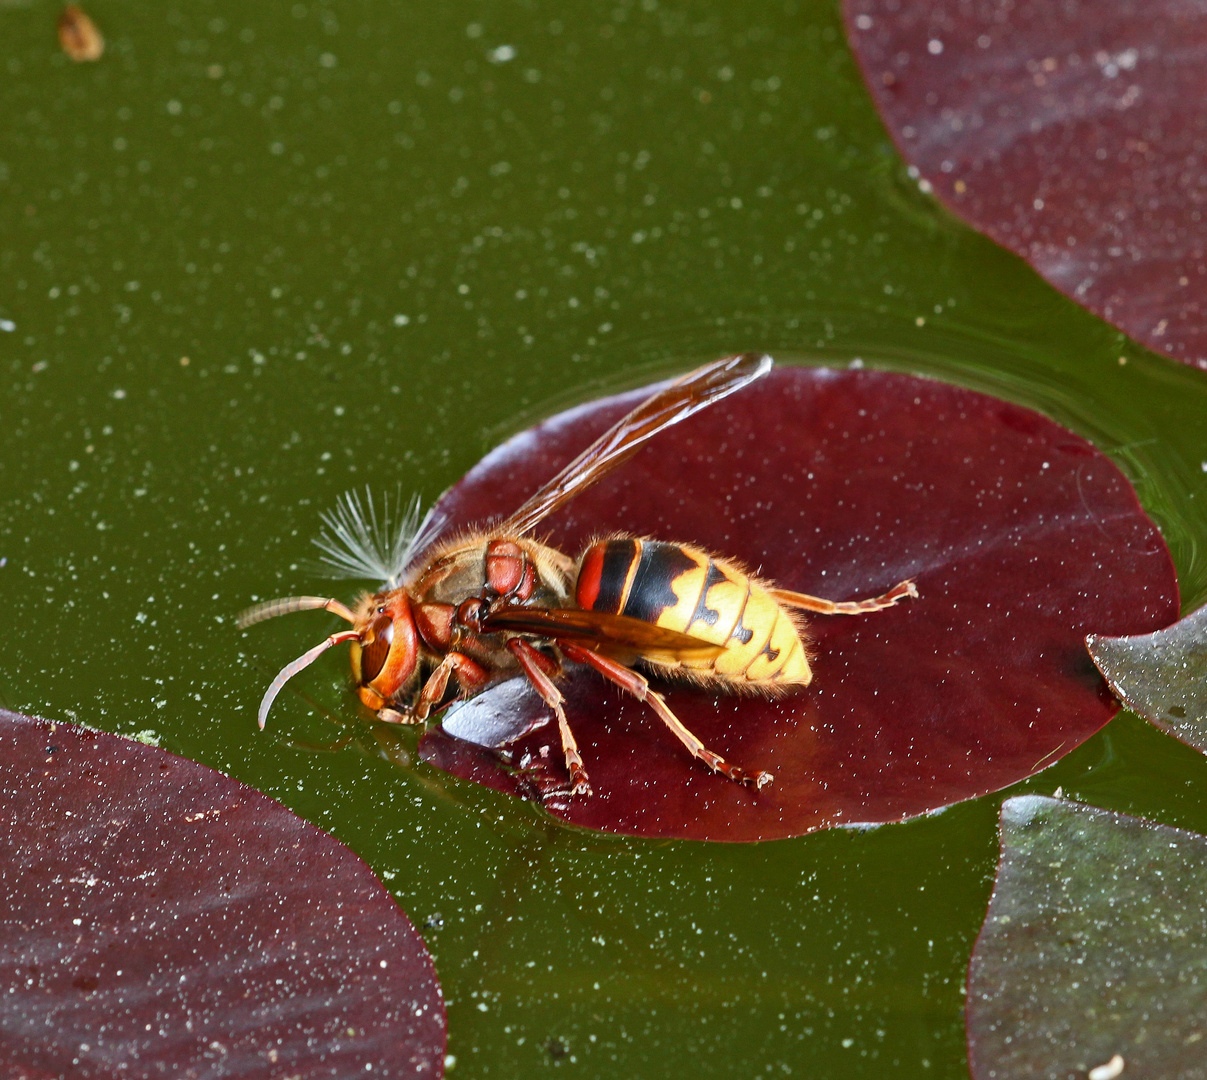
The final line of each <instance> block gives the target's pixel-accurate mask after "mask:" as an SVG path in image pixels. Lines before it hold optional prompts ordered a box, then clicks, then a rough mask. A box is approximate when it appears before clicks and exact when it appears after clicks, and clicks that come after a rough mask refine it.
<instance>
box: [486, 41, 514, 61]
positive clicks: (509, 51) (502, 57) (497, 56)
mask: <svg viewBox="0 0 1207 1080" xmlns="http://www.w3.org/2000/svg"><path fill="white" fill-rule="evenodd" d="M486 59H487V60H489V61H490V62H491V63H492V64H506V63H507V61H508V60H514V59H515V46H514V45H499V46H498V47H497V48H494V49H491V50H490V52H488V53H487V54H486Z"/></svg>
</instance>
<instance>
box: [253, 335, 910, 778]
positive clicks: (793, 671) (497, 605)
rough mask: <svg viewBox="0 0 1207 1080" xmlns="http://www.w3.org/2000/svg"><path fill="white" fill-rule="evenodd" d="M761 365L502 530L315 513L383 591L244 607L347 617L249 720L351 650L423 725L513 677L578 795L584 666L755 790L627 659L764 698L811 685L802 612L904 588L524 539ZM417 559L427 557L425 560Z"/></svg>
mask: <svg viewBox="0 0 1207 1080" xmlns="http://www.w3.org/2000/svg"><path fill="white" fill-rule="evenodd" d="M771 366H772V361H771V358H770V357H769V356H763V355H760V354H755V353H745V354H742V355H739V356H731V357H726V358H725V359H722V360H717V361H715V362H713V363H711V364H706V365H705V366H703V367H701V368H698V369H697V370H696V371H693V372H691V373H690V374H688V375H686V376H684V377H683V378H681V379H679V380H678V381H676V382H673V383H670V384H668V385H666V386H664V387H662V388H661V389H659V390H658V391H656V392H655V393H654V394H653V395H652V396H651V397H650V398H648V399H647V400H646V401H645V402H643V403H642V404H641V405H639V406H637V408H635V409H633V410H632V412H630V413H628V414H627V415H626V416H625V417H624V418H623V419H621V420H620V421H619V422H618V423H617V424H616V425H614V426H613V427H612V428H610V429H609V430H608V431H607V432H605V433H604V434H603V435H602V436H601V437H600V438H599V439H597V440H596V441H595V442H594V443H592V444H591V445H590V446H589V447H587V449H586V450H584V451H583V452H582V453H581V454H580V455H579V456H578V457H577V458H575V459H574V460H573V461H572V462H571V463H570V464H569V465H567V466H566V467H565V468H564V469H563V470H562V471H561V472H559V473H558V474H557V475H556V476H555V477H553V478H552V479H551V480H549V481H548V482H547V483H546V484H545V485H544V486H542V487H541V488H540V489H539V490H538V491H537V492H535V493H534V494H533V495H532V496H530V497H529V498H528V500H527V501H526V502H525V503H524V504H523V505H522V506H521V507H520V508H519V509H518V510H516V511H515V512H514V513H513V514H511V515H510V516H509V517H507V518H506V519H504V520H502V521H499V522H497V523H494V524H490V525H487V526H485V527H483V528H481V529H478V530H475V531H473V532H470V533H468V534H465V533H462V534H460V535H457V536H456V537H455V538H453V539H450V540H445V541H443V542H440V543H434V541H435V540H436V538H437V537H438V536H439V534H440V531H441V528H442V526H443V524H444V522H443V521H441V520H440V519H439V517H438V516H437V515H435V514H433V513H431V512H429V513H428V515H427V516H426V517H424V518H421V517H420V514H419V504H418V502H417V501H416V502H412V503H411V504H410V507H409V509H408V510H407V512H406V513H405V514H403V515H402V517H401V520H400V521H399V523H398V525H397V526H396V527H394V528H392V527H391V525H390V522H389V515H388V513H385V514H383V515H382V516H380V517H379V516H378V514H377V512H376V510H375V508H374V505H373V502H372V500H371V499H369V498H366V500H365V501H364V502H362V501H361V499H360V497H359V496H358V495H356V494H349V495H346V496H344V498H343V500H342V501H341V503H340V504H339V506H338V507H337V509H336V510H335V511H334V512H333V513H330V514H327V515H324V523H325V526H326V528H325V530H324V533H323V535H322V536H321V537H320V538H319V539H318V540H317V541H316V543H317V544H318V546H319V547H320V548H321V549H322V550H323V553H324V561H325V562H326V563H327V565H328V566H329V567H330V568H331V569H332V570H333V571H335V572H337V573H338V574H340V575H342V576H350V577H361V578H375V579H379V580H382V581H383V582H384V584H383V586H382V587H381V588H380V589H379V590H378V591H377V592H375V593H373V594H371V595H369V594H366V595H364V596H362V597H361V598H360V600H359V601H358V602H357V603H356V604H355V605H354V606H353V607H348V606H346V605H345V604H343V603H342V602H340V601H339V600H337V599H334V598H327V597H317V596H295V597H288V598H285V599H280V600H270V601H267V602H265V603H262V604H258V605H256V606H254V607H251V608H249V609H247V610H246V611H245V612H243V613H242V615H240V617H239V625H240V626H241V627H247V626H250V625H252V624H253V623H257V622H260V621H261V620H263V619H269V618H273V617H275V616H277V615H285V614H289V613H291V612H295V611H309V610H316V609H323V610H326V611H330V612H332V613H334V614H336V615H338V616H339V617H340V618H342V619H344V620H345V621H346V622H348V623H350V624H351V629H349V630H344V631H341V632H339V633H335V634H332V635H331V636H330V637H328V638H327V639H326V640H325V641H322V642H321V643H319V644H318V645H316V646H315V647H314V648H312V649H310V650H309V651H308V652H305V653H303V654H302V655H301V656H300V657H298V658H297V659H296V660H294V661H293V662H292V663H290V664H287V665H286V666H285V667H284V668H283V669H282V670H281V672H280V674H278V675H277V677H276V678H275V679H274V680H273V681H272V683H271V685H270V686H269V687H268V690H267V692H266V693H265V694H264V698H263V700H262V701H261V703H260V709H259V717H258V719H259V724H260V727H261V728H263V727H264V723H265V720H266V719H267V717H268V712H269V709H270V708H271V707H272V703H273V701H274V699H275V698H276V696H277V694H278V693H279V692H280V690H281V688H282V687H283V686H284V685H285V683H286V682H288V680H289V679H291V678H292V677H293V676H294V675H296V674H297V673H298V672H299V671H301V670H302V669H303V668H305V667H307V666H309V665H310V664H312V663H314V661H315V660H317V659H318V658H319V657H320V656H321V655H322V654H323V653H324V652H326V651H327V650H328V649H330V648H332V647H334V646H335V645H339V644H342V643H344V642H347V643H349V644H350V645H351V654H352V655H351V659H352V675H353V679H354V681H355V683H356V687H357V693H358V694H359V696H360V699H361V701H362V702H363V703H364V704H365V705H366V706H367V707H368V708H369V709H372V710H374V711H375V712H376V714H377V716H378V718H379V719H381V720H383V721H388V722H393V723H403V724H416V723H422V722H424V721H426V720H427V718H428V716H429V715H430V713H431V712H432V710H433V709H434V708H436V707H438V706H441V705H443V704H444V703H445V702H447V701H449V700H450V699H453V698H458V697H466V696H471V695H473V694H476V693H478V692H480V691H481V690H483V689H485V688H486V687H487V686H489V685H491V684H492V683H496V682H499V681H501V680H503V679H506V678H512V677H515V676H522V677H523V678H526V679H527V680H528V681H529V682H530V683H531V685H532V687H533V688H534V689H535V690H536V692H537V693H538V694H539V695H540V697H541V699H542V700H543V701H544V702H545V703H546V704H547V705H548V707H549V709H550V712H551V715H552V718H553V719H554V720H555V721H556V724H557V729H558V734H559V736H560V740H561V749H562V754H563V756H564V758H565V765H566V772H567V775H568V788H567V790H568V792H569V794H572V795H580V796H587V795H589V794H590V793H591V787H590V782H589V780H588V776H587V769H586V765H585V764H584V762H583V759H582V756H581V754H580V753H579V750H578V745H577V743H576V742H575V739H574V733H573V732H572V731H571V729H570V725H569V723H568V722H567V720H566V714H565V710H564V700H565V699H564V698H563V696H562V693H561V691H560V690H559V689H558V685H557V684H558V678H559V676H560V675H561V673H562V671H563V667H564V665H565V664H566V663H567V662H569V663H573V664H583V665H586V666H588V667H590V668H592V669H594V670H595V671H596V672H598V673H599V674H600V675H601V676H602V677H603V678H604V679H606V680H607V681H609V682H612V683H614V684H615V685H617V686H619V687H620V688H621V689H622V690H624V691H626V692H627V693H629V694H631V695H633V697H635V698H637V699H638V700H639V701H642V702H645V704H647V705H648V706H649V707H650V709H651V710H652V711H653V712H654V713H655V715H657V716H658V718H659V719H660V720H661V721H662V722H663V723H664V724H665V725H666V726H667V727H668V728H669V729H670V731H671V732H672V733H673V734H674V735H675V737H676V738H678V739H679V741H680V742H682V743H683V745H684V746H685V747H686V748H687V750H688V752H689V753H691V754H692V755H693V756H694V757H696V758H698V759H700V760H701V761H702V762H704V763H705V764H706V765H708V766H709V767H710V768H711V769H713V770H715V771H716V772H718V773H721V774H722V775H723V776H725V777H727V778H728V779H730V780H732V781H735V782H737V783H740V784H746V785H749V786H751V787H753V788H755V789H761V788H763V787H765V786H766V785H768V784H770V783H772V780H773V777H772V774H771V773H770V772H766V771H764V770H760V769H748V768H743V767H741V766H738V765H734V764H731V763H730V762H727V761H725V760H724V759H723V758H722V757H721V756H720V755H718V754H716V753H714V752H713V751H711V750H709V749H708V748H707V747H706V746H705V745H704V744H703V743H702V742H701V741H700V740H699V739H698V738H697V737H696V736H695V735H693V734H692V733H691V732H690V731H689V730H688V729H687V728H686V727H685V726H684V725H683V724H682V723H681V722H680V721H679V719H678V718H677V717H676V716H675V714H674V713H673V712H672V711H671V710H670V708H669V707H668V706H667V703H666V700H665V699H664V698H663V696H662V695H661V694H660V693H659V692H658V691H656V690H654V689H652V688H651V686H650V683H649V680H648V679H647V678H646V676H645V675H644V674H642V673H641V672H640V671H638V670H635V668H634V665H639V666H640V667H642V668H644V669H645V670H646V671H648V672H650V673H651V674H653V675H656V676H658V677H660V678H663V679H667V680H670V681H680V682H682V681H687V682H690V683H694V684H696V685H698V686H703V687H707V688H709V689H711V690H714V691H718V692H723V693H736V692H754V693H758V694H765V695H777V694H781V693H785V692H788V691H790V690H794V689H797V688H800V687H804V686H808V685H809V683H810V681H811V680H812V677H813V674H812V669H811V668H810V666H809V659H810V658H809V648H808V635H807V628H806V625H805V621H804V616H803V614H802V613H803V612H811V613H816V614H822V615H862V614H866V613H868V612H873V611H879V610H881V609H883V608H887V607H891V606H892V605H894V604H895V603H897V601H899V600H902V599H904V598H905V597H912V596H917V595H918V594H917V590H916V589H915V587H914V583H913V582H912V581H902V582H900V583H899V584H897V585H894V586H893V587H892V588H891V589H889V590H888V591H887V592H886V593H884V594H883V595H881V596H877V597H873V598H871V599H865V600H851V601H840V602H836V601H832V600H825V599H821V598H819V597H815V596H807V595H805V594H803V593H796V592H791V591H789V590H787V589H780V588H777V587H776V586H775V585H774V584H773V583H771V582H768V581H763V580H761V579H760V578H758V577H757V576H755V575H754V574H751V573H749V572H748V571H746V570H745V569H743V568H742V567H741V566H740V565H739V564H738V563H737V562H735V561H733V560H730V559H726V558H723V557H721V556H719V555H715V554H712V553H710V552H707V551H705V550H703V549H702V548H699V547H695V546H693V545H691V544H688V543H674V542H667V541H664V540H657V539H653V538H649V537H637V536H626V535H609V536H603V537H601V538H599V539H596V540H594V541H593V542H591V543H590V544H589V545H588V546H587V548H586V550H585V551H583V552H582V553H581V554H580V555H579V556H578V557H577V558H571V557H570V556H568V555H566V554H564V553H563V552H561V551H558V550H557V549H556V548H553V547H550V546H549V545H547V544H543V543H539V542H537V541H535V540H533V539H531V538H530V536H529V534H530V533H531V532H532V530H533V529H534V528H535V527H536V526H537V525H538V524H539V523H540V522H541V521H543V520H544V519H545V518H546V517H547V516H548V515H549V514H550V513H552V512H553V511H554V510H556V509H558V508H559V507H561V506H563V505H564V504H565V503H567V502H568V501H569V500H571V499H573V498H574V497H575V496H576V495H577V494H578V493H580V492H581V491H583V490H585V489H586V488H588V487H589V486H590V485H592V484H594V483H595V482H596V481H598V480H599V479H600V478H601V477H603V476H605V475H607V474H608V473H610V472H612V470H614V469H616V468H617V467H618V466H620V465H622V464H623V463H624V462H625V461H627V460H628V459H629V458H630V457H632V455H633V454H635V453H636V452H637V451H638V450H639V449H640V448H641V447H642V446H643V445H644V444H645V443H646V442H647V441H648V440H650V439H651V438H653V437H654V436H655V435H657V434H658V432H660V431H662V430H663V429H665V428H667V427H669V426H671V425H672V424H675V423H678V422H679V421H680V420H683V419H685V418H686V417H688V416H690V415H692V413H695V412H697V411H698V410H700V409H704V408H707V407H710V406H712V405H714V404H715V403H716V402H718V401H720V400H721V399H723V398H725V397H727V396H728V395H729V394H732V393H735V392H737V391H739V390H741V389H742V388H743V387H745V386H747V385H748V384H750V383H751V382H753V381H754V380H756V379H759V378H761V377H762V376H763V375H765V374H767V372H768V371H770V370H771ZM420 556H422V557H420Z"/></svg>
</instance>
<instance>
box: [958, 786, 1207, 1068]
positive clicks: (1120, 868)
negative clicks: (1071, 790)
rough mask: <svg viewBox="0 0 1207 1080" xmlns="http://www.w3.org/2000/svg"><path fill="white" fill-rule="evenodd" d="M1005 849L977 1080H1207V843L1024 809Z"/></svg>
mask: <svg viewBox="0 0 1207 1080" xmlns="http://www.w3.org/2000/svg"><path fill="white" fill-rule="evenodd" d="M1001 839H1002V856H1001V862H1000V863H999V864H998V871H997V882H996V884H995V885H994V887H993V896H992V898H991V899H990V901H989V910H988V912H987V913H986V915H985V925H984V926H983V927H982V928H981V936H980V937H979V938H978V940H977V943H976V948H975V950H974V951H973V954H972V962H971V964H970V966H969V972H968V1047H969V1063H970V1065H971V1067H972V1075H973V1077H974V1080H1016V1078H1017V1080H1024V1078H1026V1080H1036V1078H1052V1080H1064V1078H1065V1077H1083V1076H1087V1075H1089V1076H1091V1077H1094V1078H1095V1080H1097V1078H1099V1077H1116V1076H1119V1075H1120V1070H1119V1067H1120V1065H1122V1075H1124V1076H1146V1077H1158V1076H1159V1077H1171V1078H1172V1077H1186V1078H1190V1077H1199V1076H1202V1075H1203V1062H1204V1055H1205V1053H1207V1045H1205V1044H1204V1041H1203V1040H1204V1034H1203V1033H1204V1030H1207V905H1205V904H1204V897H1205V896H1207V837H1205V836H1200V835H1198V834H1197V833H1191V832H1183V831H1182V830H1180V829H1171V828H1169V827H1168V826H1166V825H1158V824H1156V823H1154V822H1151V821H1145V820H1143V819H1142V818H1134V817H1128V816H1127V815H1126V814H1115V813H1111V812H1110V811H1107V810H1100V809H1098V808H1097V807H1093V806H1081V805H1079V804H1077V803H1073V802H1067V801H1064V800H1060V799H1048V798H1044V797H1042V796H1038V795H1025V796H1021V797H1019V798H1016V799H1008V800H1006V802H1005V803H1004V804H1003V805H1002V817H1001ZM1116 1059H1121V1060H1116Z"/></svg>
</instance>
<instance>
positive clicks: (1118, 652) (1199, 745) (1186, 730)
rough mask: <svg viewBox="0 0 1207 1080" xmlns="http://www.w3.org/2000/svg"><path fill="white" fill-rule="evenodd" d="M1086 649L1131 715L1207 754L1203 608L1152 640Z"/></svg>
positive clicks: (1096, 639)
mask: <svg viewBox="0 0 1207 1080" xmlns="http://www.w3.org/2000/svg"><path fill="white" fill-rule="evenodd" d="M1085 643H1086V648H1088V649H1089V650H1090V656H1091V657H1093V660H1094V663H1095V664H1096V665H1097V667H1098V670H1099V671H1101V672H1102V674H1103V676H1104V677H1105V678H1106V681H1107V682H1109V683H1110V684H1111V689H1112V690H1114V691H1115V693H1116V694H1117V695H1118V696H1119V698H1120V699H1121V700H1122V701H1123V703H1124V704H1125V705H1126V706H1127V707H1128V708H1129V709H1131V710H1132V711H1133V712H1137V713H1139V714H1140V715H1141V716H1143V717H1144V718H1145V719H1146V720H1150V721H1151V722H1152V723H1154V724H1155V725H1156V726H1157V727H1159V728H1160V729H1161V730H1162V731H1167V732H1169V734H1170V735H1173V736H1175V737H1176V738H1178V739H1181V740H1182V741H1183V742H1184V743H1187V744H1189V745H1190V746H1193V747H1194V748H1195V749H1196V750H1200V751H1202V752H1203V753H1205V754H1207V607H1203V608H1199V610H1198V611H1196V612H1194V613H1193V614H1191V615H1187V616H1186V618H1184V619H1181V620H1179V621H1178V622H1176V623H1174V624H1173V626H1170V627H1167V628H1166V629H1164V630H1158V631H1157V632H1156V633H1155V634H1137V635H1134V636H1132V637H1104V636H1102V635H1101V634H1090V635H1089V636H1088V637H1087V638H1086V639H1085Z"/></svg>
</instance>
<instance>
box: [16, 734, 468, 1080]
mask: <svg viewBox="0 0 1207 1080" xmlns="http://www.w3.org/2000/svg"><path fill="white" fill-rule="evenodd" d="M0 866H2V867H3V872H2V873H0V912H2V914H0V1002H2V1004H0V1062H2V1063H3V1065H4V1066H7V1067H8V1068H9V1069H10V1070H11V1069H15V1070H16V1072H15V1073H13V1075H15V1076H27V1075H28V1076H78V1077H85V1078H86V1077H109V1076H115V1075H119V1074H120V1075H122V1076H130V1077H142V1076H147V1077H149V1076H214V1077H217V1076H238V1077H240V1078H257V1077H263V1078H265V1080H268V1078H270V1077H282V1076H292V1077H300V1078H304V1080H311V1078H319V1077H339V1076H352V1075H356V1076H369V1075H372V1076H376V1077H418V1076H423V1077H439V1076H440V1075H441V1074H442V1072H443V1067H444V1066H443V1062H444V1042H445V1017H444V1003H443V1000H442V998H441V994H440V987H439V984H438V983H437V981H436V974H435V971H434V969H433V967H432V962H431V958H430V957H429V955H428V952H427V949H426V948H425V947H424V945H423V942H422V941H421V940H420V938H419V936H418V934H416V933H415V930H414V929H413V928H412V926H411V924H410V923H409V922H408V921H407V918H406V916H405V915H403V913H402V912H401V911H400V910H399V909H398V906H397V905H396V904H395V903H394V900H393V899H392V898H391V897H390V895H389V893H387V892H386V890H385V889H384V888H383V887H382V885H381V883H380V882H379V881H378V880H377V879H376V878H375V877H374V876H373V873H372V872H371V871H370V870H369V868H368V867H367V866H365V864H364V863H363V862H361V861H360V859H358V858H357V857H356V856H355V855H354V854H353V853H352V852H351V851H349V850H348V849H347V848H346V847H344V845H343V844H341V843H339V842H338V841H336V840H334V839H333V838H332V837H331V836H329V835H328V834H327V833H325V832H323V831H322V830H320V829H317V828H315V827H314V826H313V825H310V824H307V823H306V822H304V821H302V820H301V818H299V817H297V816H296V815H294V814H292V813H291V812H290V811H288V810H286V809H285V808H284V807H283V806H281V805H280V803H277V802H274V801H273V800H272V799H270V798H268V797H267V796H266V795H262V794H260V793H259V792H257V791H254V790H252V789H251V788H249V787H246V786H244V785H243V784H240V783H237V782H236V781H234V780H231V779H230V778H229V777H226V776H223V775H222V774H221V773H217V772H214V771H213V770H211V769H207V768H205V767H203V766H201V765H197V764H194V763H193V762H190V761H185V760H184V759H183V758H178V757H175V756H174V755H172V754H169V753H167V752H165V751H163V750H158V749H155V748H154V747H150V746H144V745H142V744H141V743H136V742H132V741H130V740H128V739H122V738H118V737H117V736H114V735H106V734H103V733H101V732H96V731H90V730H88V729H86V728H80V727H76V726H74V725H68V724H55V723H50V722H48V721H44V720H34V719H30V718H29V717H24V716H19V715H17V714H15V713H10V712H3V711H0ZM0 1072H3V1068H0ZM4 1075H5V1076H7V1075H9V1074H8V1073H4Z"/></svg>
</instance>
